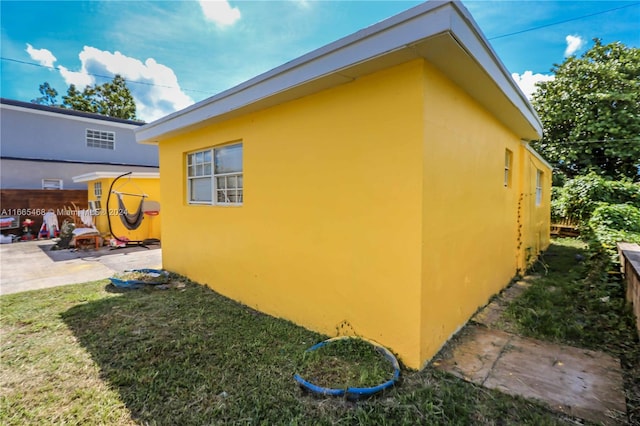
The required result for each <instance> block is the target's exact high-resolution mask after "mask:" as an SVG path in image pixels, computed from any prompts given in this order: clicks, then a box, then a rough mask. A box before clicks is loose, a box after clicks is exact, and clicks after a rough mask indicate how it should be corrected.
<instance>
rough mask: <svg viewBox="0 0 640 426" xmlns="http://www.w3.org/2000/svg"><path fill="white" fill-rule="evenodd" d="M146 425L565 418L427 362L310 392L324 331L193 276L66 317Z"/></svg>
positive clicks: (103, 372)
mask: <svg viewBox="0 0 640 426" xmlns="http://www.w3.org/2000/svg"><path fill="white" fill-rule="evenodd" d="M61 316H62V319H63V321H64V322H65V323H66V324H67V325H68V327H69V328H70V329H71V330H72V332H73V333H74V335H75V336H76V338H77V339H78V341H79V343H80V344H81V345H82V346H83V347H84V348H86V349H87V350H88V351H89V353H90V354H91V356H92V358H93V360H94V361H95V362H96V363H97V364H98V366H99V367H100V370H101V375H102V379H103V380H104V381H105V382H107V383H108V385H109V386H110V387H111V388H113V389H115V390H117V391H118V392H119V394H120V398H121V400H122V401H123V402H124V404H125V405H126V406H127V408H128V410H129V411H130V413H131V416H132V418H133V419H134V420H135V421H137V422H140V423H142V424H159V425H164V424H166V425H202V424H338V423H339V424H399V425H414V424H460V425H466V424H495V423H496V422H498V423H505V424H522V423H527V424H561V423H562V422H561V421H559V419H558V417H556V416H555V415H554V414H551V413H549V412H548V411H547V410H546V409H544V408H542V407H540V406H538V405H536V404H534V403H531V402H529V401H524V400H522V399H519V398H513V397H510V396H506V395H503V394H500V393H499V392H497V391H489V390H486V389H481V388H479V387H477V386H475V385H472V384H469V383H466V382H464V381H462V380H460V379H458V378H455V377H453V376H448V375H447V374H445V373H442V372H439V371H436V370H434V369H433V368H430V367H427V368H426V369H425V370H423V371H421V372H417V371H403V378H402V382H401V384H400V385H399V386H396V387H394V388H392V389H391V390H389V391H388V392H384V393H382V394H380V395H378V396H376V397H374V398H371V399H367V400H362V401H358V402H355V403H353V402H348V401H346V400H343V399H335V398H315V397H312V396H309V395H306V394H304V393H303V392H302V391H301V390H300V389H299V388H298V386H297V384H296V383H295V381H294V380H293V374H294V373H295V372H297V371H298V370H299V368H301V366H302V361H303V358H302V357H303V353H304V351H305V350H306V349H307V348H308V347H309V346H310V345H311V344H312V343H315V342H318V341H320V340H323V339H325V338H326V336H322V335H319V334H317V333H313V332H311V331H308V330H306V329H304V328H302V327H299V326H296V325H295V324H293V323H291V322H288V321H284V320H280V319H276V318H273V317H270V316H268V315H264V314H261V313H259V312H256V311H254V310H252V309H250V308H248V307H246V306H242V305H240V304H238V303H236V302H234V301H232V300H229V299H226V298H224V297H222V296H220V295H218V294H217V293H215V292H213V291H211V290H209V289H207V288H206V287H202V286H199V285H196V284H192V283H187V284H186V287H184V288H182V289H177V288H174V289H170V290H165V291H162V290H153V289H149V290H147V289H143V290H137V291H136V290H131V291H125V292H122V294H121V295H120V296H117V297H110V298H105V299H100V300H96V301H92V302H89V303H85V304H82V305H75V306H73V307H72V308H70V309H68V310H67V311H65V312H64V313H63V314H62V315H61Z"/></svg>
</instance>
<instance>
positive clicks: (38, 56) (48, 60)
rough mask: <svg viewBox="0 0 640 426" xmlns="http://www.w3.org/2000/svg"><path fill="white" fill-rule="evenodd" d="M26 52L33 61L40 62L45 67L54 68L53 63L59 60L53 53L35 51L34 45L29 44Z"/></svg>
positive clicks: (45, 50)
mask: <svg viewBox="0 0 640 426" xmlns="http://www.w3.org/2000/svg"><path fill="white" fill-rule="evenodd" d="M25 51H26V52H27V53H28V54H29V56H31V59H33V60H34V61H38V63H40V65H43V66H45V67H53V63H54V62H55V61H56V60H57V59H56V57H55V56H53V53H51V51H49V50H47V49H34V48H33V46H32V45H30V44H29V43H27V48H26V49H25Z"/></svg>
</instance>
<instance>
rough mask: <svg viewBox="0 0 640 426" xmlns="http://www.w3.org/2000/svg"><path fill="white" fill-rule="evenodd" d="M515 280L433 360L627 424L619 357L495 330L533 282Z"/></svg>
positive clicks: (599, 419)
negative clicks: (507, 307)
mask: <svg viewBox="0 0 640 426" xmlns="http://www.w3.org/2000/svg"><path fill="white" fill-rule="evenodd" d="M528 281H531V280H530V279H529V280H526V281H522V282H519V283H515V284H513V285H512V286H511V287H510V288H508V289H507V290H505V291H504V292H503V293H502V295H501V297H500V298H498V299H496V300H494V301H492V302H491V303H490V304H488V305H487V306H486V307H485V308H484V309H483V310H481V311H480V312H479V313H478V314H476V316H475V317H474V318H473V320H472V322H471V323H470V324H469V325H467V326H466V327H465V328H464V329H463V330H462V331H461V332H460V334H459V337H458V340H457V341H456V342H455V343H453V344H452V345H451V347H450V348H449V349H448V350H446V351H443V352H442V353H441V355H440V359H437V360H435V361H434V363H433V364H434V365H435V366H436V367H438V368H440V369H442V370H445V371H448V372H449V373H451V374H454V375H456V376H458V377H460V378H462V379H464V380H467V381H470V382H473V383H476V384H478V385H480V386H484V387H487V388H491V389H498V390H500V391H502V392H504V393H507V394H510V395H518V396H522V397H524V398H527V399H536V400H538V401H541V402H543V403H545V404H547V405H548V406H549V408H551V409H553V410H556V411H560V412H562V413H565V414H568V415H571V416H574V417H580V418H582V419H585V420H589V421H591V422H595V423H600V424H606V425H608V424H611V425H614V424H625V423H626V418H627V415H626V401H625V394H624V382H623V377H622V369H621V367H620V361H619V360H618V359H615V358H613V357H612V356H610V355H608V354H605V353H603V352H596V351H590V350H587V349H580V348H575V347H571V346H566V345H556V344H553V343H549V342H544V341H541V340H536V339H529V338H524V337H521V336H517V335H516V334H513V333H508V332H505V331H502V330H496V329H495V326H497V325H499V324H500V325H501V326H502V325H503V324H501V319H500V317H501V314H502V311H503V310H504V308H505V307H506V304H507V302H508V301H509V300H512V299H513V298H515V297H518V296H519V295H520V294H521V293H522V292H523V291H524V290H525V289H526V288H527V287H528V286H529V282H528Z"/></svg>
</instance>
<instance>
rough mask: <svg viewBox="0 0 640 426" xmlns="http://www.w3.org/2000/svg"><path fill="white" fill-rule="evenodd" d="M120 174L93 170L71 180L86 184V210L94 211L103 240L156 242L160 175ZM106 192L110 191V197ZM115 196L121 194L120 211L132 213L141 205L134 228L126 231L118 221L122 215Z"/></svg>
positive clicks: (158, 229)
mask: <svg viewBox="0 0 640 426" xmlns="http://www.w3.org/2000/svg"><path fill="white" fill-rule="evenodd" d="M122 175H123V173H122V172H112V171H97V172H91V173H85V174H82V175H78V176H74V177H73V181H74V182H76V183H79V182H85V183H86V184H87V191H88V192H87V200H88V201H89V209H90V210H91V211H92V212H94V217H93V222H94V225H95V227H96V229H97V230H98V231H99V232H100V234H101V235H102V236H103V237H105V238H111V237H113V236H116V237H118V238H122V239H123V240H125V239H126V240H130V241H143V240H148V239H160V236H161V230H160V220H161V217H160V216H159V215H160V202H159V200H160V174H159V173H158V172H131V173H130V174H128V175H126V176H122ZM120 176H122V177H121V178H120V179H118V177H120ZM114 183H115V185H114ZM109 190H111V191H112V193H111V197H110V196H109ZM118 194H121V195H120V197H121V200H122V205H123V206H124V209H123V210H126V211H127V212H128V213H131V214H135V212H136V211H137V209H138V208H139V207H140V203H143V204H142V206H143V212H144V214H143V215H142V216H141V221H140V223H139V224H137V225H136V226H135V229H129V228H127V227H126V226H125V225H124V224H123V222H122V221H121V220H120V216H121V213H122V212H121V208H120V205H119V204H118V196H117V195H118ZM143 197H144V198H143ZM107 203H108V205H107ZM146 206H149V207H146ZM82 207H83V208H86V206H82Z"/></svg>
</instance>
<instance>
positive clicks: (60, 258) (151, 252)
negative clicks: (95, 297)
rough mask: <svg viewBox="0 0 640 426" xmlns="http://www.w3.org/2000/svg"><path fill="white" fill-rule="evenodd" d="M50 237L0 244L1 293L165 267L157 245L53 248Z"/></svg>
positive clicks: (93, 279)
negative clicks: (79, 248)
mask: <svg viewBox="0 0 640 426" xmlns="http://www.w3.org/2000/svg"><path fill="white" fill-rule="evenodd" d="M54 244H55V243H54V242H53V241H50V240H42V241H27V242H18V243H13V244H2V245H0V294H10V293H18V292H21V291H28V290H37V289H41V288H48V287H57V286H61V285H67V284H77V283H83V282H87V281H95V280H101V279H105V278H109V277H111V276H113V274H115V273H117V272H122V271H125V270H128V269H139V268H154V269H158V268H161V267H162V250H161V249H159V248H158V246H150V249H146V248H144V247H128V248H126V249H117V250H110V249H109V248H108V247H102V248H100V249H98V250H91V249H90V250H82V251H70V250H58V251H51V250H50V248H51V247H52V246H53V245H54Z"/></svg>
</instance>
